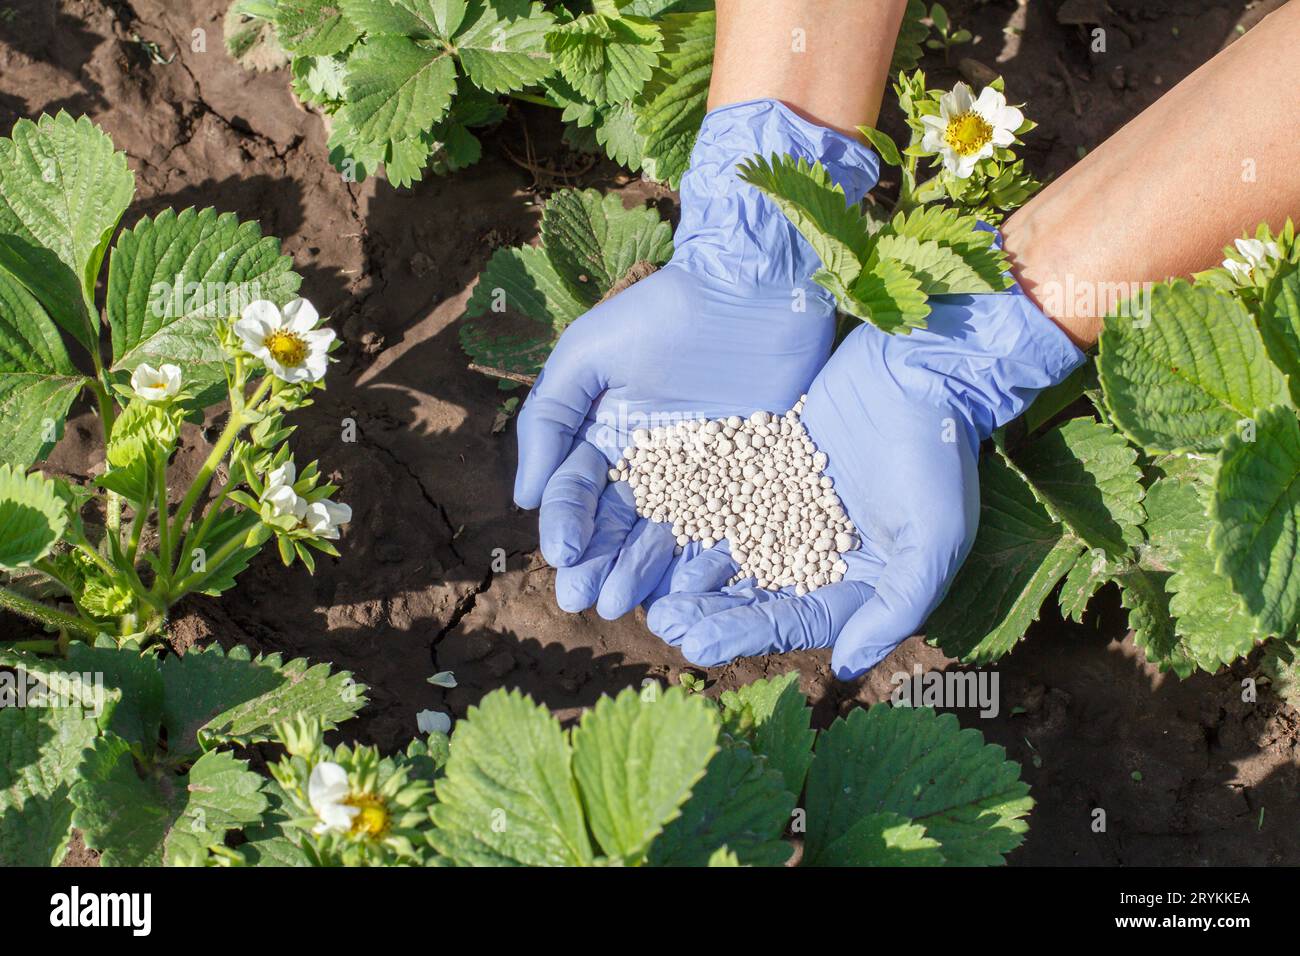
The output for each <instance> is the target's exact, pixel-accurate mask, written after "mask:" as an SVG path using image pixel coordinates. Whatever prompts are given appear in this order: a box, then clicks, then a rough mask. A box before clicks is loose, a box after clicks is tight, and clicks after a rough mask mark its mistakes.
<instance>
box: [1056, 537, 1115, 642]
mask: <svg viewBox="0 0 1300 956" xmlns="http://www.w3.org/2000/svg"><path fill="white" fill-rule="evenodd" d="M1115 571H1116V568H1115V565H1114V564H1113V563H1112V562H1111V561H1109V560H1107V558H1106V552H1105V551H1102V550H1101V549H1100V548H1097V549H1094V550H1092V551H1085V552H1083V553H1082V554H1080V555H1079V557H1078V559H1077V560H1076V561H1075V562H1074V566H1073V567H1071V568H1070V573H1069V574H1067V575H1066V576H1065V580H1064V581H1063V582H1062V583H1061V594H1060V603H1061V613H1062V614H1064V615H1065V616H1066V617H1067V618H1069V619H1070V620H1072V621H1074V622H1075V623H1077V624H1082V623H1083V612H1084V611H1086V610H1087V609H1088V602H1089V601H1091V600H1092V596H1093V595H1094V594H1096V593H1097V591H1098V589H1099V588H1101V586H1102V585H1103V584H1106V583H1107V582H1108V581H1110V580H1111V579H1112V578H1113V577H1114V576H1115Z"/></svg>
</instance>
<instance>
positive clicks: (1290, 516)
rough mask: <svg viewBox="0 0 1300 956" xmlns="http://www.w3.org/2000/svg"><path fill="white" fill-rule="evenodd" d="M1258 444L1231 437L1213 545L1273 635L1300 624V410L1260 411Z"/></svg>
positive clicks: (1217, 491)
mask: <svg viewBox="0 0 1300 956" xmlns="http://www.w3.org/2000/svg"><path fill="white" fill-rule="evenodd" d="M1253 437H1254V441H1245V440H1244V439H1243V438H1242V437H1241V435H1239V434H1236V433H1233V434H1231V435H1229V436H1228V440H1227V442H1226V444H1225V445H1224V448H1223V455H1222V458H1221V461H1220V465H1219V473H1218V477H1217V479H1216V480H1215V486H1214V500H1213V504H1212V506H1211V514H1212V515H1213V517H1214V521H1215V524H1214V529H1213V531H1212V532H1211V535H1210V541H1211V544H1212V546H1213V548H1214V550H1215V551H1216V552H1218V554H1219V560H1218V568H1219V570H1220V571H1221V572H1223V573H1225V574H1227V575H1228V577H1229V578H1231V579H1232V585H1233V588H1234V589H1235V590H1236V591H1237V593H1238V594H1240V595H1241V596H1242V597H1243V598H1244V599H1245V602H1246V608H1247V610H1249V611H1250V613H1251V614H1252V615H1254V616H1255V617H1256V618H1257V619H1258V620H1259V623H1260V627H1261V628H1262V630H1263V631H1264V632H1265V633H1267V634H1279V635H1284V636H1287V635H1290V634H1291V633H1292V631H1293V630H1294V629H1295V627H1296V625H1297V623H1300V561H1297V552H1298V551H1300V423H1298V422H1297V421H1296V414H1295V410H1294V409H1292V408H1290V407H1287V406H1282V405H1278V406H1274V407H1272V408H1269V409H1266V410H1264V411H1263V412H1260V413H1259V415H1258V417H1257V419H1256V423H1255V433H1254V436H1253Z"/></svg>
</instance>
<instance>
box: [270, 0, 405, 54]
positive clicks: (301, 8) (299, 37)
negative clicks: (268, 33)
mask: <svg viewBox="0 0 1300 956" xmlns="http://www.w3.org/2000/svg"><path fill="white" fill-rule="evenodd" d="M379 5H382V4H379ZM343 7H344V4H343V3H342V2H341V0H276V8H275V28H276V36H277V38H278V39H279V41H280V45H281V46H283V47H284V48H285V49H286V50H289V51H290V52H291V53H293V54H295V55H297V56H330V55H332V54H334V53H342V52H343V51H344V50H346V49H347V48H348V47H350V46H351V45H352V44H353V43H355V42H356V41H357V39H358V38H359V37H360V36H361V34H360V32H359V31H358V30H357V28H356V27H355V26H353V25H352V23H351V22H350V21H349V19H348V18H347V17H346V16H344V15H343Z"/></svg>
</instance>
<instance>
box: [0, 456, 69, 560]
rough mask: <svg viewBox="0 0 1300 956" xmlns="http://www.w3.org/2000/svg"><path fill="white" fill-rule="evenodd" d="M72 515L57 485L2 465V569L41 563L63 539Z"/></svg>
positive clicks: (0, 469)
mask: <svg viewBox="0 0 1300 956" xmlns="http://www.w3.org/2000/svg"><path fill="white" fill-rule="evenodd" d="M67 524H68V511H67V507H66V506H65V505H64V503H63V499H61V498H60V497H59V493H58V488H57V487H56V486H55V484H54V482H52V481H50V480H49V479H48V478H46V477H44V476H43V475H39V474H31V475H25V474H23V472H22V471H21V470H17V469H14V468H12V467H10V466H9V465H0V528H3V529H4V535H3V537H0V568H2V569H4V570H6V571H12V570H13V569H14V568H19V567H23V566H25V565H29V564H32V563H34V562H36V561H39V560H40V559H41V558H43V557H45V556H46V555H47V554H49V553H50V550H51V549H52V548H53V547H54V545H55V544H57V543H58V541H59V539H60V538H62V537H63V531H64V528H66V527H67Z"/></svg>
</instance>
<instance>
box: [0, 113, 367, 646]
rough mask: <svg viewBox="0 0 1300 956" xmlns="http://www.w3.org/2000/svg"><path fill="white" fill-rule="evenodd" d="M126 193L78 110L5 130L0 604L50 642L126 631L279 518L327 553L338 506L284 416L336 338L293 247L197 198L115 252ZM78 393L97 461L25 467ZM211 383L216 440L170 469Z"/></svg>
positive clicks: (307, 545)
mask: <svg viewBox="0 0 1300 956" xmlns="http://www.w3.org/2000/svg"><path fill="white" fill-rule="evenodd" d="M133 193H134V178H133V176H132V174H131V171H130V170H129V169H128V168H127V165H126V157H125V155H124V154H122V153H120V152H116V151H115V150H114V148H113V143H112V141H111V140H110V139H109V138H108V136H107V135H105V134H104V133H103V131H101V130H100V129H99V128H98V127H96V126H94V125H93V124H92V123H91V122H90V121H89V120H87V119H85V118H82V119H73V118H72V117H71V116H68V115H67V114H66V113H60V114H59V115H58V116H42V117H41V118H40V119H39V120H38V121H36V122H31V121H29V120H20V121H19V122H18V123H17V124H16V125H15V126H14V129H13V134H12V136H11V137H10V138H7V139H0V529H2V530H3V533H2V534H0V607H2V608H4V609H6V610H8V611H13V612H16V613H18V614H21V615H24V616H26V617H28V618H30V619H32V620H33V621H36V622H38V623H39V624H41V625H44V626H45V627H46V628H48V629H50V630H52V631H55V632H58V634H59V637H60V639H61V640H62V639H66V638H79V639H82V640H87V641H93V640H94V639H95V638H96V637H97V636H99V635H102V634H107V635H111V636H112V637H113V638H114V639H115V640H117V641H118V642H121V643H131V644H136V645H138V644H141V643H143V642H145V641H148V640H149V639H151V638H153V637H155V636H156V635H158V634H159V633H160V632H161V631H162V629H163V627H164V626H165V624H166V620H167V612H168V609H169V608H170V607H171V606H172V605H174V604H175V603H176V602H177V601H179V600H181V599H182V598H183V597H185V596H186V595H188V594H191V593H195V592H199V593H204V594H219V593H221V592H222V591H225V590H227V589H229V588H230V587H232V586H233V585H234V580H235V576H236V575H237V574H239V572H240V571H242V570H243V568H244V567H245V566H246V565H247V564H248V562H249V561H250V560H251V559H252V557H253V556H254V555H255V554H256V553H257V552H258V550H259V549H260V548H261V546H262V545H263V544H265V543H266V542H268V541H269V540H270V539H271V538H273V537H274V538H275V539H276V541H277V543H278V545H279V550H280V554H281V557H282V558H283V560H284V562H285V563H286V564H289V563H291V562H292V561H294V560H302V561H303V562H304V563H305V564H306V565H307V566H308V568H312V567H314V562H313V556H312V551H313V550H315V551H321V552H324V553H326V554H331V555H336V554H337V553H338V552H337V551H336V550H335V548H334V546H333V544H332V543H331V540H332V539H336V538H337V537H338V536H339V530H338V529H339V526H340V525H342V524H343V523H345V522H346V521H347V520H348V519H349V517H350V511H349V510H348V508H347V506H345V505H342V504H338V503H336V502H334V501H332V500H331V497H330V496H331V495H332V494H333V493H334V491H335V490H336V489H335V488H334V486H332V485H329V484H321V481H320V474H319V470H318V469H317V467H316V465H315V463H314V462H313V463H311V464H309V465H306V466H304V467H303V468H301V470H299V469H298V468H297V467H296V465H295V463H294V459H293V456H292V453H291V451H290V449H289V446H288V444H287V443H286V440H287V439H288V438H289V436H290V434H291V433H292V431H293V428H292V427H289V426H286V425H284V422H283V418H284V415H285V413H286V412H290V411H293V410H294V409H297V408H301V407H303V406H305V405H308V404H310V402H311V398H310V396H311V394H312V392H313V391H314V390H316V389H318V388H322V387H323V383H322V378H323V376H324V374H325V369H326V366H327V364H328V361H329V359H328V353H329V351H330V350H331V349H332V348H333V347H334V345H335V344H336V343H335V341H334V333H333V332H331V331H329V330H325V329H318V328H317V327H316V326H317V325H318V322H319V316H318V315H317V314H316V311H315V309H313V308H312V306H311V304H310V303H309V302H307V301H306V300H304V299H299V298H295V293H296V291H297V289H298V286H299V285H300V283H301V279H300V277H299V276H298V275H297V274H295V273H294V272H293V270H292V261H291V260H290V258H289V257H288V256H285V255H282V254H281V253H280V247H279V242H278V241H277V240H276V239H273V238H268V237H264V236H262V234H261V232H260V230H259V229H258V227H257V224H256V223H241V222H239V221H238V220H237V219H236V218H235V217H234V216H233V215H230V214H218V213H217V212H216V211H215V210H213V209H205V210H202V211H197V210H194V209H186V210H184V211H182V212H179V213H177V212H175V211H172V210H167V211H164V212H162V213H160V214H159V215H157V216H155V217H152V218H144V219H141V220H140V221H139V222H138V223H137V224H136V225H135V226H134V227H133V228H131V229H128V230H125V231H124V232H123V233H122V234H121V236H120V237H119V239H118V241H117V244H116V246H114V247H113V249H112V251H111V255H110V252H109V245H110V240H111V239H112V237H113V234H114V232H115V231H116V229H117V226H118V223H119V220H120V219H121V217H122V215H123V213H124V212H125V211H126V209H127V207H128V205H129V204H130V202H131V198H132V195H133ZM105 259H107V260H108V266H107V281H106V283H104V285H103V288H102V290H101V286H100V273H101V272H102V271H103V265H104V262H105ZM101 291H102V298H100V299H97V296H98V295H99V294H100V293H101ZM97 301H102V303H103V305H102V309H101V307H100V306H99V305H97ZM103 325H107V326H108V332H109V335H108V339H109V342H108V348H107V350H106V351H105V349H104V346H103V343H102V342H101V330H102V327H103ZM69 344H73V345H74V346H75V348H74V349H73V350H72V351H69ZM74 354H77V355H78V358H79V361H80V364H81V366H85V367H87V368H88V369H89V372H86V371H83V370H82V368H81V367H79V365H78V363H77V362H74V360H73V355H74ZM82 393H87V394H89V395H91V396H93V397H94V400H95V403H96V407H97V409H98V412H99V418H100V425H101V427H102V435H103V442H104V445H103V456H104V457H103V465H102V468H100V469H97V470H96V474H95V475H94V477H93V478H92V479H90V480H88V481H86V482H84V483H83V482H77V481H73V480H71V479H68V478H62V477H46V476H44V475H42V474H40V473H39V472H30V473H29V469H30V468H31V467H32V466H33V465H34V464H37V463H39V462H40V461H41V460H42V459H43V458H44V456H45V455H46V454H48V452H49V451H50V449H51V448H52V447H53V446H54V445H55V443H56V442H57V441H58V440H59V438H60V436H61V433H62V428H63V424H64V420H65V418H66V417H67V415H68V411H69V409H70V408H71V406H72V403H73V401H74V400H75V399H76V398H77V396H78V395H80V394H82ZM222 401H224V402H226V403H228V405H229V411H228V413H227V415H226V418H225V422H224V426H223V427H222V428H220V430H219V431H220V434H219V436H218V437H217V438H216V440H215V442H214V443H213V446H212V448H211V451H210V453H209V454H208V456H207V458H206V460H205V461H204V462H203V463H202V465H201V466H200V467H199V470H198V472H197V474H196V475H195V476H194V478H193V480H192V481H190V482H188V483H187V484H185V485H181V486H175V487H174V486H173V479H174V475H173V473H172V472H171V471H169V467H168V465H169V461H170V459H171V457H172V455H173V454H174V452H175V451H176V449H177V445H178V441H179V437H180V432H181V427H182V425H183V424H185V423H186V422H194V423H198V422H201V421H203V418H204V414H205V411H206V410H208V409H211V408H213V407H214V406H215V405H217V404H218V403H219V402H222ZM214 482H215V486H214ZM182 489H183V490H182ZM173 491H175V492H176V494H173ZM205 497H206V498H207V507H206V511H204V509H203V508H202V507H201V505H202V503H203V500H204V499H205ZM174 501H179V504H177V505H175V506H173V502H174ZM50 599H52V600H53V601H55V602H60V603H63V606H62V607H61V606H58V605H57V604H55V603H51V602H50ZM31 646H33V647H41V648H43V649H46V650H49V649H52V648H53V646H54V642H53V641H47V640H42V641H37V642H34V643H33V644H32V645H31Z"/></svg>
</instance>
